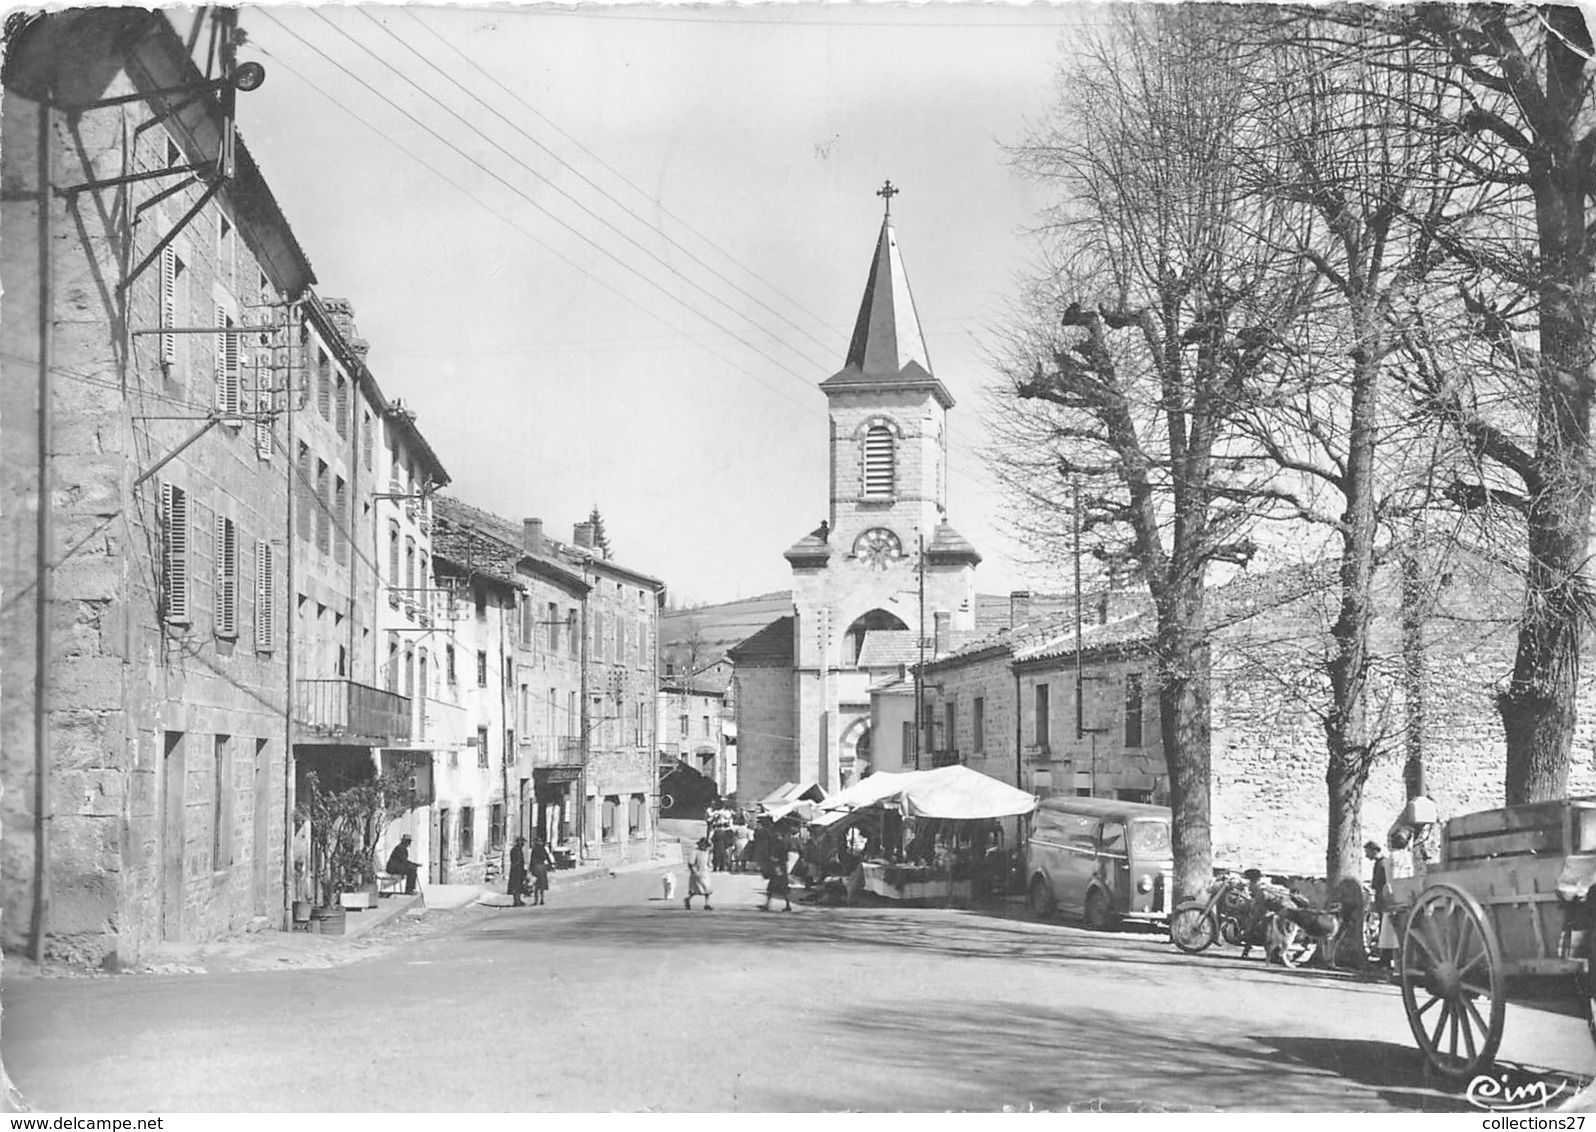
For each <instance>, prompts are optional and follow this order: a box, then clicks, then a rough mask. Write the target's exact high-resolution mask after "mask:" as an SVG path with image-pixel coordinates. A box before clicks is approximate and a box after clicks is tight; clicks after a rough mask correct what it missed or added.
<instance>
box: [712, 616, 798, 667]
mask: <svg viewBox="0 0 1596 1132" xmlns="http://www.w3.org/2000/svg"><path fill="white" fill-rule="evenodd" d="M793 621H794V618H792V617H790V616H788V617H778V618H777V619H776V620H774V621H772V622H771V623H770V624H769V625H766V626H765V627H764V628H763V629H761V630H759V632H757V633H755V634H754V635H753V636H751V637H749V638H748V639H747V640H745V641H743V642H742V643H741V644H737V645H733V646H732V647H731V648H729V649H727V650H726V655H727V656H729V657H731V659H732V663H733V664H742V665H748V666H756V667H786V666H790V665H791V664H792V646H793Z"/></svg>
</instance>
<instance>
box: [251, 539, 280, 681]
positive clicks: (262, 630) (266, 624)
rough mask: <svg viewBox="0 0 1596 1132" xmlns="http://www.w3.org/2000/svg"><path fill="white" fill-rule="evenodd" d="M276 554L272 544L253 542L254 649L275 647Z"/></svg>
mask: <svg viewBox="0 0 1596 1132" xmlns="http://www.w3.org/2000/svg"><path fill="white" fill-rule="evenodd" d="M276 559H277V556H276V554H274V553H273V551H272V544H271V543H269V542H267V541H266V540H265V539H261V540H260V541H259V542H257V543H256V544H255V651H256V652H263V653H264V652H271V651H272V650H273V649H274V648H276V647H277V560H276Z"/></svg>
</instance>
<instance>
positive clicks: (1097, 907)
mask: <svg viewBox="0 0 1596 1132" xmlns="http://www.w3.org/2000/svg"><path fill="white" fill-rule="evenodd" d="M1118 921H1119V917H1118V916H1116V915H1114V913H1113V912H1112V911H1110V910H1109V907H1108V897H1107V896H1105V895H1104V894H1103V890H1102V889H1101V888H1094V889H1092V891H1090V892H1088V893H1087V894H1086V926H1087V927H1089V928H1091V929H1092V930H1093V931H1094V932H1111V931H1113V930H1114V928H1115V926H1116V924H1117V923H1118Z"/></svg>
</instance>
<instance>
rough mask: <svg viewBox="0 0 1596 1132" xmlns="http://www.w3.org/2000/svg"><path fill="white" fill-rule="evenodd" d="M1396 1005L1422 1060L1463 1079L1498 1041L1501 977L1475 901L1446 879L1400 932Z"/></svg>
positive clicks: (1490, 934)
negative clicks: (1402, 1012) (1403, 1013)
mask: <svg viewBox="0 0 1596 1132" xmlns="http://www.w3.org/2000/svg"><path fill="white" fill-rule="evenodd" d="M1402 1005H1403V1007H1404V1008H1405V1009H1406V1010H1407V1014H1408V1026H1409V1028H1410V1029H1412V1031H1413V1037H1414V1040H1415V1041H1417V1042H1418V1045H1419V1052H1421V1053H1423V1054H1424V1060H1425V1061H1426V1062H1428V1063H1429V1064H1430V1066H1431V1067H1433V1068H1434V1069H1435V1070H1436V1071H1437V1072H1439V1073H1441V1074H1442V1075H1443V1076H1445V1077H1449V1078H1451V1079H1453V1080H1457V1081H1462V1080H1466V1079H1467V1078H1470V1077H1472V1076H1474V1075H1475V1074H1476V1073H1478V1072H1479V1071H1480V1070H1481V1069H1484V1068H1485V1067H1486V1066H1488V1065H1490V1064H1491V1059H1492V1058H1494V1057H1495V1056H1496V1048H1497V1046H1499V1045H1500V1044H1501V1042H1502V1019H1503V1015H1504V1013H1505V1012H1506V1009H1507V978H1506V975H1505V974H1504V972H1503V970H1502V950H1501V947H1500V946H1499V945H1498V944H1497V942H1496V932H1494V931H1493V930H1492V929H1491V925H1490V921H1488V920H1487V919H1486V917H1485V912H1484V910H1483V909H1481V907H1480V905H1479V902H1478V901H1477V900H1475V899H1474V897H1472V896H1470V895H1469V894H1468V893H1466V892H1464V891H1463V890H1462V889H1461V888H1458V887H1456V886H1455V885H1451V884H1438V885H1434V886H1433V887H1431V888H1427V889H1425V890H1424V892H1423V893H1422V894H1421V895H1420V896H1419V899H1418V900H1417V902H1415V903H1414V905H1413V910H1412V912H1410V913H1409V915H1408V924H1407V930H1406V931H1405V932H1404V933H1403V935H1402Z"/></svg>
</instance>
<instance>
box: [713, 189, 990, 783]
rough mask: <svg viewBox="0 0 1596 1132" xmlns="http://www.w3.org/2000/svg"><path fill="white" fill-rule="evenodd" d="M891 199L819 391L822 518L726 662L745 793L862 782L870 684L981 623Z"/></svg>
mask: <svg viewBox="0 0 1596 1132" xmlns="http://www.w3.org/2000/svg"><path fill="white" fill-rule="evenodd" d="M896 191H897V190H895V189H893V187H892V185H891V182H888V183H887V185H886V186H885V187H884V188H883V189H882V190H881V191H880V193H879V194H878V195H880V196H882V197H883V198H884V199H885V200H886V202H887V205H886V214H885V216H884V217H883V219H882V223H881V233H880V235H879V237H878V238H877V240H876V247H875V252H874V254H873V255H872V257H871V260H870V271H869V274H868V276H867V277H866V279H865V286H864V297H863V299H862V300H861V302H860V304H859V317H858V319H857V321H856V322H855V324H854V329H853V337H852V339H851V341H850V343H849V346H848V354H847V357H846V359H845V360H844V362H843V365H842V368H841V369H840V370H838V371H837V372H836V373H835V374H833V375H832V376H831V377H829V378H827V379H826V380H825V381H824V382H822V383H821V385H820V388H821V391H822V392H824V393H825V395H826V401H827V408H828V415H829V419H830V436H829V438H828V439H829V456H830V496H829V498H830V503H829V508H828V512H827V516H826V519H825V520H824V521H823V522H821V524H820V525H819V526H818V527H817V528H815V529H814V530H812V531H810V532H809V533H808V534H806V535H804V536H803V537H802V538H800V539H798V541H797V542H795V543H794V544H793V545H792V546H791V547H790V548H789V549H788V550H787V551H786V553H785V557H786V559H787V561H788V563H790V565H791V567H792V591H791V611H790V612H789V613H787V614H786V615H785V616H782V617H779V618H777V619H775V620H773V621H771V622H770V623H769V624H768V625H766V626H765V627H764V628H762V629H760V630H759V631H758V632H756V633H754V634H753V635H751V636H749V637H748V638H747V639H745V640H743V641H742V642H741V643H739V644H737V645H736V646H734V647H733V648H731V649H730V650H729V651H728V653H727V655H728V656H729V657H730V659H731V660H732V663H733V665H734V674H735V675H734V680H735V684H736V699H737V725H738V726H737V731H738V740H737V742H738V763H739V788H738V795H739V797H740V798H742V799H744V800H750V801H751V800H755V799H758V798H761V797H764V796H765V795H767V794H769V793H770V792H771V791H773V790H776V789H777V788H779V787H780V786H782V785H783V784H784V783H789V782H816V783H819V784H820V785H821V786H822V787H824V788H825V789H826V790H828V791H833V790H836V789H838V788H839V787H841V786H845V785H847V784H848V783H850V782H852V781H855V780H857V778H858V777H860V776H861V775H863V774H865V773H868V771H869V769H870V764H871V746H872V741H873V737H872V735H871V730H870V728H871V723H870V691H871V688H872V687H874V686H877V685H880V684H882V683H883V682H887V681H891V680H894V679H898V678H900V677H901V676H902V674H903V673H904V671H905V669H907V668H912V666H913V665H915V664H916V663H917V662H918V661H920V660H922V659H927V658H929V657H930V656H932V655H935V653H936V652H939V651H945V650H946V648H947V647H948V646H949V645H951V644H952V643H954V641H955V640H956V639H964V638H967V637H968V636H969V635H971V634H973V632H974V631H975V629H976V606H977V598H976V592H975V568H976V566H977V565H978V564H979V563H980V561H981V556H980V554H978V553H977V552H976V550H975V548H974V547H973V546H971V545H970V543H969V542H968V541H966V540H965V539H964V538H963V536H961V535H960V534H959V533H958V532H957V531H956V530H955V529H954V528H953V526H952V524H951V523H950V522H949V521H948V514H947V479H948V429H947V423H948V413H949V412H950V411H952V409H953V397H952V396H951V395H950V394H949V393H948V390H947V388H946V386H944V385H943V384H942V382H941V381H939V380H938V379H937V376H936V373H935V371H934V370H933V369H932V367H931V357H930V353H929V351H927V349H926V344H925V336H924V335H923V334H922V333H921V330H920V322H919V319H918V317H917V316H916V314H915V309H914V297H913V295H912V294H911V293H910V289H909V279H908V276H907V275H906V274H905V273H904V268H903V258H902V256H901V254H900V253H899V251H898V238H897V234H896V233H895V232H894V230H893V226H892V196H893V195H894V194H895V193H896ZM816 439H817V440H818V439H819V438H818V437H817V438H816ZM939 646H940V647H939ZM906 730H907V727H906ZM894 738H895V739H896V737H894ZM910 742H912V740H910ZM908 745H909V744H908V743H905V744H903V747H907V746H908ZM899 749H903V748H899Z"/></svg>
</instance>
